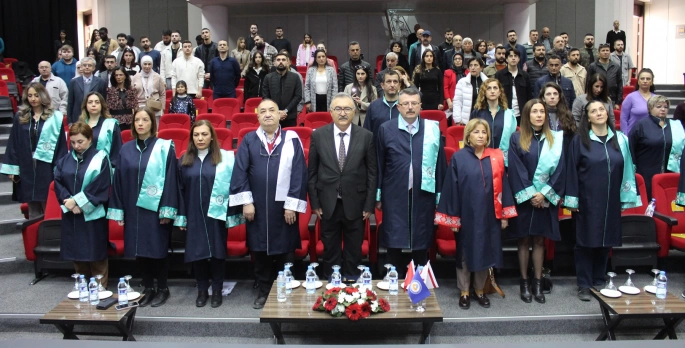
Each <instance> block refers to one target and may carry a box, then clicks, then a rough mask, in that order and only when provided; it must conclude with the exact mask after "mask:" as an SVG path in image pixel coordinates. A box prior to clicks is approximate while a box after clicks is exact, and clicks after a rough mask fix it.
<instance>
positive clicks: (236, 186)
mask: <svg viewBox="0 0 685 348" xmlns="http://www.w3.org/2000/svg"><path fill="white" fill-rule="evenodd" d="M258 131H261V128H259V129H258V130H257V131H255V132H250V133H248V134H247V135H246V136H245V138H243V141H242V142H241V143H240V147H239V148H238V152H237V155H236V159H235V164H234V166H233V176H232V177H231V199H230V200H231V202H230V205H231V206H236V207H237V210H238V211H237V212H236V213H242V205H243V204H247V203H253V204H254V207H255V215H254V220H252V221H247V222H245V228H246V231H247V246H248V247H249V248H250V250H252V251H262V252H263V251H266V252H267V254H268V255H279V254H286V253H290V252H293V251H295V249H297V248H299V247H301V240H300V229H299V223H298V221H295V223H294V224H292V225H288V224H287V223H286V222H285V217H284V214H285V210H284V209H285V206H288V207H289V208H293V209H290V210H294V211H297V212H304V211H305V210H306V204H307V165H306V163H305V158H304V151H303V150H302V145H301V143H300V140H299V138H297V139H291V140H290V141H292V146H293V147H294V155H293V160H292V164H291V165H290V166H289V171H290V187H289V189H288V192H287V198H286V201H280V200H279V201H277V200H276V186H277V180H278V170H279V167H280V158H281V155H282V151H283V147H284V144H285V141H284V139H285V138H286V133H287V132H288V131H284V130H281V131H280V135H279V136H278V139H277V143H276V145H275V147H274V149H273V151H272V152H271V154H270V155H269V152H268V150H267V148H266V146H265V145H264V143H263V142H262V141H261V139H260V138H259V137H258V136H257V132H258ZM285 170H286V171H287V170H288V169H285ZM293 204H294V205H296V206H297V207H296V208H295V207H294V206H292V205H293ZM295 215H296V218H297V220H299V214H297V213H296V214H295Z"/></svg>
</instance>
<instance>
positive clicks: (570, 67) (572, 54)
mask: <svg viewBox="0 0 685 348" xmlns="http://www.w3.org/2000/svg"><path fill="white" fill-rule="evenodd" d="M579 62H580V50H579V49H577V48H572V49H571V50H570V51H569V52H568V63H566V64H564V65H563V66H562V67H561V71H560V73H561V76H563V77H565V78H567V79H569V80H571V82H572V83H573V89H574V91H575V93H576V97H577V96H579V95H581V94H583V93H584V92H585V79H586V78H587V70H585V68H584V67H583V66H582V65H580V64H578V63H579ZM528 72H530V70H528Z"/></svg>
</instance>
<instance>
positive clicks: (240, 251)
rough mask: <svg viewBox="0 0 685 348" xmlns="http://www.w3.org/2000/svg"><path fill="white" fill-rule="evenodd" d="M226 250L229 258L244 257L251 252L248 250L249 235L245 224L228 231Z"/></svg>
mask: <svg viewBox="0 0 685 348" xmlns="http://www.w3.org/2000/svg"><path fill="white" fill-rule="evenodd" d="M226 250H227V253H228V256H230V257H244V256H245V255H247V254H248V253H249V252H250V251H249V249H248V248H247V233H246V231H245V224H242V225H238V226H235V227H231V228H229V229H228V240H227V241H226Z"/></svg>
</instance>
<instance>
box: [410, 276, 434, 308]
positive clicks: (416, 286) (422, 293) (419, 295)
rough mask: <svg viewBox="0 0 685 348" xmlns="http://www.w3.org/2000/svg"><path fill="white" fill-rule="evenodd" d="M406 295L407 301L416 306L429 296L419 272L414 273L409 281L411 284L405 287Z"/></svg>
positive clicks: (429, 293)
mask: <svg viewBox="0 0 685 348" xmlns="http://www.w3.org/2000/svg"><path fill="white" fill-rule="evenodd" d="M407 294H408V295H409V299H410V300H411V302H413V303H414V304H417V303H419V302H421V301H422V300H424V299H425V298H427V297H428V296H430V295H431V292H430V290H428V287H427V286H426V284H425V283H424V282H423V279H421V272H416V273H414V277H413V278H412V279H411V283H409V286H408V287H407Z"/></svg>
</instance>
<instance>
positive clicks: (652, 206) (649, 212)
mask: <svg viewBox="0 0 685 348" xmlns="http://www.w3.org/2000/svg"><path fill="white" fill-rule="evenodd" d="M655 208H656V198H652V201H651V202H649V205H647V210H645V215H647V216H649V217H652V216H654V209H655Z"/></svg>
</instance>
